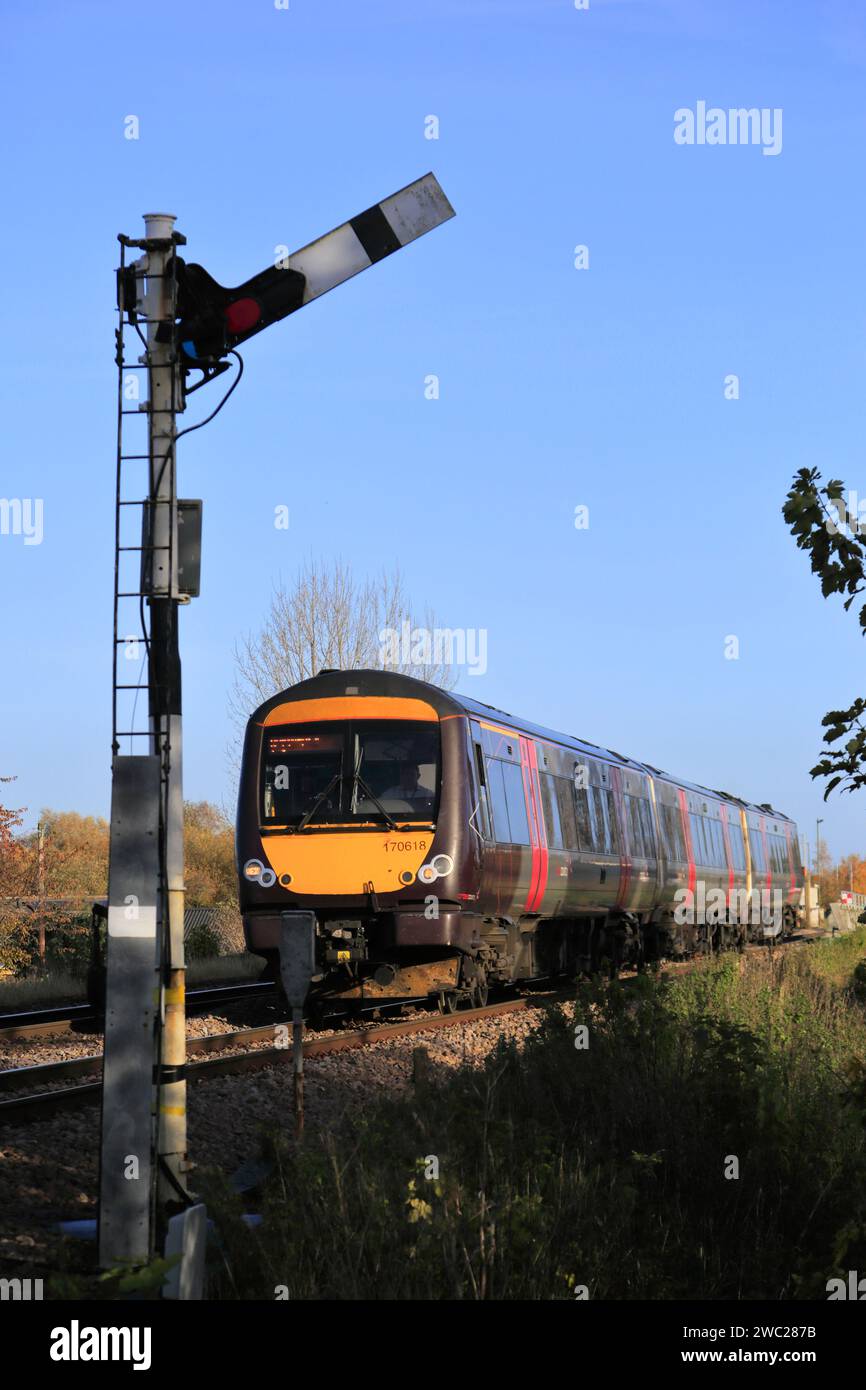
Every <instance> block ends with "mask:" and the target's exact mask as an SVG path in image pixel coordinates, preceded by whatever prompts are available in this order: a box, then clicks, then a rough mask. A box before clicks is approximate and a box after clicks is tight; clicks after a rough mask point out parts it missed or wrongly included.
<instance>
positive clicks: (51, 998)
mask: <svg viewBox="0 0 866 1390" xmlns="http://www.w3.org/2000/svg"><path fill="white" fill-rule="evenodd" d="M262 965H263V963H262V961H261V960H260V959H259V957H258V956H251V955H249V954H247V953H246V952H243V951H241V952H237V953H235V954H232V955H227V956H211V957H208V958H206V959H204V960H193V961H190V963H189V966H188V968H187V988H189V989H195V987H196V986H197V985H205V984H214V985H218V984H222V983H224V982H230V981H234V980H239V981H243V980H257V979H258V978H259V977H260V976H261V973H262ZM86 999H87V981H86V979H84V978H83V977H82V975H81V974H80V973H77V974H71V973H70V972H69V971H66V970H62V969H58V968H56V967H55V968H54V969H52V970H49V971H48V972H47V973H46V974H45V975H34V976H29V977H26V978H25V979H22V980H16V979H0V1013H3V1012H5V1013H16V1012H18V1011H19V1010H20V1011H25V1010H27V1009H38V1008H40V1007H43V1006H44V1007H46V1008H47V1007H49V1006H51V1005H52V1004H80V1003H82V1002H84V1001H85V1000H86Z"/></svg>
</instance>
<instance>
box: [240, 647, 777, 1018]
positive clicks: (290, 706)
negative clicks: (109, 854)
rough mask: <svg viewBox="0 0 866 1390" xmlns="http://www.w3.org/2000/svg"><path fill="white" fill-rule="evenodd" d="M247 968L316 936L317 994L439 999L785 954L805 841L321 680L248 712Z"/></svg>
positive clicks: (750, 807) (542, 747)
mask: <svg viewBox="0 0 866 1390" xmlns="http://www.w3.org/2000/svg"><path fill="white" fill-rule="evenodd" d="M236 853H237V867H238V883H239V899H240V910H241V913H242V916H243V922H244V935H245V940H246V945H247V948H248V950H249V951H250V952H253V953H254V954H257V955H258V956H260V957H261V958H262V959H263V961H264V963H265V970H266V972H270V973H271V974H272V975H273V976H274V977H275V978H278V975H279V968H280V950H281V946H280V943H281V939H282V934H283V930H284V927H285V924H287V923H288V924H291V923H293V922H301V921H303V922H307V923H309V924H310V932H311V939H312V947H311V952H312V955H311V963H310V966H309V972H310V980H311V997H312V995H315V996H316V997H317V998H320V999H321V998H328V997H331V998H333V997H339V998H342V999H349V1000H350V999H379V998H381V999H388V998H391V999H397V998H401V997H419V996H430V997H432V998H435V999H438V1001H439V1004H440V1007H442V1008H443V1009H448V1010H452V1009H454V1008H457V1007H460V1006H461V1005H464V1004H467V1003H468V1004H470V1005H472V1006H475V1007H478V1006H482V1005H483V1004H484V1003H486V1001H487V998H488V992H489V990H490V988H491V986H493V985H496V986H500V985H508V984H516V983H519V982H521V981H529V980H533V979H537V978H539V977H550V976H555V975H570V976H577V975H580V974H594V973H597V972H599V971H605V970H610V971H616V970H619V969H621V968H622V967H627V966H634V967H636V968H643V967H644V966H646V965H647V964H648V963H651V962H653V961H658V960H660V959H661V958H663V957H673V958H684V957H690V956H693V955H695V954H698V953H702V952H709V951H714V950H723V949H729V948H733V949H743V947H744V946H745V944H746V943H747V942H748V941H749V940H750V939H751V940H767V939H768V938H769V939H775V938H781V937H786V936H790V934H791V933H792V932H793V931H794V930H795V929H796V927H797V925H798V921H799V912H800V907H799V904H800V900H801V888H802V886H803V881H804V879H803V868H802V864H801V862H800V855H799V839H798V834H797V826H796V825H795V823H794V822H793V821H792V820H791V819H790V817H788V816H786V815H784V814H783V813H782V812H780V811H777V810H775V809H774V808H773V807H772V806H771V805H770V804H769V803H763V804H754V803H752V802H748V801H745V800H743V799H741V798H740V797H738V796H735V795H733V794H732V793H730V792H726V791H714V790H710V789H709V788H707V787H702V786H699V785H697V784H695V783H691V782H685V781H682V780H680V779H679V778H676V777H673V776H671V775H670V774H669V773H667V772H663V771H662V770H661V769H659V768H657V767H653V766H651V765H650V764H648V763H642V762H639V761H637V760H635V759H633V758H629V757H626V756H624V755H623V754H620V753H617V752H615V751H614V750H612V749H610V748H603V747H600V746H598V745H596V744H592V743H588V742H586V741H585V740H583V739H580V738H576V737H573V736H571V735H568V734H561V733H556V732H554V731H552V730H550V729H546V728H541V727H539V726H537V725H535V724H531V723H529V722H528V721H526V720H524V719H519V718H515V717H514V716H513V715H510V714H506V713H505V712H504V711H503V710H500V709H496V708H495V707H493V706H491V705H486V704H483V703H481V702H479V701H476V700H473V699H469V698H467V697H466V696H464V695H461V694H457V693H455V692H453V691H448V690H444V689H442V688H440V687H438V686H435V685H431V684H428V683H427V682H425V681H421V680H416V679H414V678H413V677H411V676H407V675H403V674H400V673H397V672H393V671H381V670H348V671H338V670H326V671H322V672H320V673H319V674H318V675H317V676H314V677H311V678H310V679H308V680H304V681H301V682H300V683H298V684H297V685H294V686H292V687H290V688H289V689H287V690H283V691H281V692H280V693H278V694H276V695H273V696H272V697H271V698H270V699H268V700H266V701H265V702H264V703H263V704H262V705H260V706H259V708H258V709H257V710H255V712H254V713H253V714H252V715H251V717H250V719H249V721H248V724H247V728H246V733H245V739H244V748H243V754H242V761H241V772H240V783H239V794H238V815H237V832H236Z"/></svg>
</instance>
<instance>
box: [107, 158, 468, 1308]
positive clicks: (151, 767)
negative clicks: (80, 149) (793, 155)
mask: <svg viewBox="0 0 866 1390" xmlns="http://www.w3.org/2000/svg"><path fill="white" fill-rule="evenodd" d="M453 216H454V209H453V208H452V207H451V204H450V203H449V202H448V199H447V198H446V197H445V194H444V193H443V192H442V189H441V188H440V186H439V184H438V182H437V180H436V179H435V177H434V176H433V174H429V173H428V174H425V175H424V176H423V177H422V178H420V179H417V180H416V181H415V182H414V183H411V184H409V185H407V187H405V188H402V189H400V190H399V191H398V192H396V193H394V194H392V195H391V196H390V197H388V198H385V199H384V200H383V201H382V202H380V203H375V204H373V206H372V207H369V208H367V209H366V210H365V211H364V212H362V213H359V214H358V215H357V216H355V217H353V218H351V219H350V220H349V221H348V222H345V223H343V224H342V225H341V226H339V227H336V228H335V229H334V230H333V231H330V232H328V233H326V234H325V235H324V236H322V237H319V238H318V239H317V240H316V241H313V242H311V243H310V244H309V245H307V246H304V247H302V248H301V249H300V250H298V251H296V252H294V253H292V254H290V255H288V256H286V257H285V258H282V259H280V260H279V261H278V262H277V263H276V264H275V265H273V266H270V267H269V268H267V269H266V270H263V271H261V272H260V273H259V274H257V275H254V276H253V277H252V278H251V279H249V280H247V281H245V282H244V283H243V284H242V285H238V286H237V287H235V288H234V289H229V288H226V287H224V286H222V285H220V284H218V283H217V281H216V280H215V279H214V278H213V277H212V276H211V275H210V274H209V273H208V271H206V270H205V269H204V268H203V267H202V266H200V265H197V264H195V263H191V264H187V263H186V262H185V261H184V260H183V259H182V258H181V257H180V256H179V255H178V248H179V247H181V246H183V245H185V244H186V238H185V237H183V236H182V235H181V234H180V233H179V232H177V231H175V228H174V222H175V219H174V217H173V216H172V215H169V214H162V213H152V214H147V215H146V216H145V235H144V237H143V238H141V239H138V240H134V239H132V238H130V237H127V236H120V237H119V238H118V240H119V241H120V244H121V264H120V267H119V269H118V272H117V285H118V313H119V326H118V331H117V335H116V338H117V352H116V361H117V366H118V433H117V497H116V525H115V592H114V662H113V714H112V800H111V838H110V849H109V899H108V913H107V923H108V925H107V977H106V1007H105V1050H104V1064H103V1101H102V1136H101V1150H100V1192H99V1262H100V1264H101V1265H102V1267H103V1268H112V1267H116V1266H118V1265H131V1266H135V1265H142V1264H146V1263H147V1262H148V1261H149V1260H150V1259H151V1258H152V1257H153V1255H154V1254H155V1253H156V1251H157V1249H160V1248H161V1249H163V1250H164V1251H165V1253H166V1254H171V1253H179V1254H180V1255H181V1257H182V1258H181V1262H180V1265H179V1266H178V1267H177V1268H176V1269H175V1271H174V1273H173V1274H172V1275H171V1276H170V1281H169V1283H168V1284H167V1285H166V1288H165V1292H166V1293H167V1295H168V1296H170V1297H176V1298H195V1297H199V1296H200V1289H201V1277H202V1260H203V1251H204V1238H205V1230H206V1222H205V1212H204V1208H203V1206H202V1205H201V1203H198V1202H196V1200H195V1199H194V1197H192V1196H191V1195H190V1193H189V1191H188V1185H187V1178H186V1174H187V1157H186V1070H185V1068H186V1032H185V1020H186V1014H185V959H184V941H183V916H184V910H183V904H184V867H183V787H182V752H183V739H182V719H181V665H180V649H179V633H178V612H179V608H180V606H181V605H182V604H185V603H188V602H189V601H190V599H191V598H193V597H195V596H196V595H197V594H198V591H199V578H198V576H199V568H200V547H201V515H202V506H201V503H200V502H196V501H194V500H179V498H178V490H177V475H176V457H175V455H176V444H177V440H178V439H179V438H180V437H181V435H182V434H186V433H188V432H189V429H197V428H199V425H198V424H196V425H193V426H190V427H188V428H187V429H186V430H181V431H180V432H178V430H177V415H178V414H180V413H181V412H182V411H184V410H185V409H186V404H187V398H188V396H189V395H190V394H191V393H192V392H193V391H195V390H198V389H199V388H200V387H201V386H204V385H206V384H207V383H208V382H209V381H211V380H213V379H214V378H215V377H216V376H218V375H220V374H222V372H224V371H225V370H226V368H227V367H228V366H229V363H228V362H227V361H226V360H225V359H226V358H227V357H228V356H229V355H230V354H234V355H235V356H236V357H237V358H238V362H239V364H240V371H242V370H243V363H242V361H241V359H240V357H239V355H238V353H237V348H238V346H239V344H241V343H244V342H246V340H247V339H248V338H251V337H253V336H254V335H255V334H257V333H260V332H261V331H262V330H263V329H265V328H267V327H269V326H270V325H271V324H273V323H277V322H279V321H280V320H281V319H283V318H286V317H287V315H289V314H291V313H294V312H295V311H296V310H297V309H300V308H302V307H303V306H304V305H305V304H309V303H311V302H312V301H313V300H314V299H318V298H319V297H320V296H321V295H323V294H326V293H327V292H328V290H331V289H334V288H335V287H336V286H337V285H340V284H343V283H344V282H345V281H346V280H349V279H351V278H352V277H353V276H354V275H357V274H359V272H360V271H362V270H367V269H369V268H370V267H371V266H373V265H376V264H377V263H378V262H379V261H381V260H383V259H384V258H385V257H387V256H390V255H392V254H393V253H394V252H395V251H399V250H400V249H401V248H402V247H404V246H407V245H409V244H410V242H412V241H415V240H416V239H417V238H418V237H421V236H423V235H424V234H425V233H427V232H429V231H432V230H433V228H434V227H438V226H439V225H440V224H441V223H443V222H446V221H447V220H448V219H449V218H451V217H453ZM130 249H134V250H136V251H138V252H140V253H141V255H140V256H139V257H138V259H137V260H134V261H132V262H129V263H128V262H127V261H126V252H127V250H130ZM129 342H133V343H136V344H139V343H140V344H142V345H143V346H144V352H143V354H142V355H140V356H139V357H138V358H137V359H133V358H130V357H129V356H128V354H127V344H128V343H129ZM194 371H200V372H201V374H202V375H201V377H200V378H199V379H198V380H196V381H194V382H192V381H191V380H190V374H191V373H192V372H194ZM240 371H239V373H238V377H237V378H236V380H235V382H234V383H233V385H232V387H231V388H230V390H229V392H228V393H227V394H226V395H225V396H224V397H223V400H222V401H221V402H220V404H219V406H218V407H217V410H219V409H221V408H222V405H223V404H224V403H225V401H226V400H227V399H228V396H229V395H230V394H231V391H233V390H234V387H235V386H236V385H237V381H238V380H240ZM135 372H143V373H144V374H145V375H146V380H147V398H146V399H145V400H140V399H139V396H138V390H137V387H136V388H135V389H134V390H133V391H132V393H130V387H129V382H130V377H131V375H132V374H134V373H135ZM131 401H134V402H135V406H134V408H130V404H129V403H130V402H131ZM216 413H217V411H213V412H212V414H211V415H209V416H208V417H207V419H206V420H203V421H201V422H200V423H201V424H206V423H207V422H208V420H210V419H212V418H213V415H215V414H216ZM130 416H137V417H138V418H139V419H142V418H144V419H145V420H146V425H147V447H146V452H144V451H140V452H139V451H135V450H133V451H132V452H130V451H128V450H127V448H126V444H125V435H124V430H125V428H128V424H127V421H128V417H130ZM142 467H145V468H146V473H147V481H146V484H145V486H144V487H141V486H139V488H138V494H139V495H132V496H130V495H128V493H127V485H128V479H129V476H130V471H131V470H133V471H134V469H135V468H142ZM142 491H145V492H146V495H145V496H142V495H140V494H141V492H142ZM128 509H132V515H133V516H134V515H135V511H136V509H137V511H138V516H139V518H140V544H129V543H128V541H129V539H130V537H129V535H128V530H129V527H128V523H127V517H128V516H129V515H130V513H129V510H128ZM133 538H134V537H133ZM130 554H131V556H132V559H133V561H135V562H136V564H137V570H136V577H135V580H134V581H132V580H130V578H129V559H128V556H129V555H130ZM128 605H134V607H133V608H132V609H131V610H130V609H129V607H128ZM133 622H135V623H137V624H138V625H139V627H140V633H141V645H142V647H143V648H144V653H145V656H144V662H145V664H146V667H147V679H146V681H143V680H142V678H141V675H143V674H144V672H143V670H142V673H141V675H140V676H139V677H138V680H137V681H134V680H129V679H127V678H126V677H125V675H124V676H121V674H120V669H119V661H120V660H121V657H120V653H121V652H123V653H124V655H128V654H129V650H130V636H129V629H130V627H131V626H132V623H133ZM135 645H136V646H137V642H136V644H135ZM145 693H146V696H147V705H148V727H147V728H146V729H141V728H136V727H135V714H136V710H137V708H138V700H139V695H142V696H143V695H144V694H145ZM124 700H128V701H130V702H132V717H131V718H130V719H129V720H128V721H125V720H124V719H123V718H121V715H120V713H119V711H120V706H121V704H122V703H123V701H124ZM125 722H128V723H129V727H128V728H126V727H123V725H124V723H125ZM127 739H128V741H129V752H128V753H124V752H122V749H123V747H124V746H125V743H126V741H127ZM303 944H304V943H303V942H301V941H300V940H299V941H298V942H293V945H292V952H291V954H292V957H293V960H292V961H289V962H288V964H289V965H292V966H293V968H294V967H297V968H298V970H299V971H300V974H299V978H298V981H297V983H295V982H293V981H289V980H288V979H287V990H288V993H289V997H290V1000H291V1002H292V1003H293V1005H294V1006H295V1021H296V1045H295V1057H296V1069H297V1068H299V1062H298V1058H299V1036H298V1026H297V1025H298V1020H299V1019H300V1018H301V1014H300V1007H301V1005H302V1003H303V998H302V996H303V994H304V993H305V992H306V988H305V984H304V975H305V973H306V974H307V975H308V973H309V968H310V967H309V962H308V961H307V960H306V956H305V953H304V950H303ZM307 954H309V953H308V952H307ZM296 973H297V971H296ZM298 1080H299V1081H300V1077H298Z"/></svg>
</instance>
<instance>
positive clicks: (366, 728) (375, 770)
mask: <svg viewBox="0 0 866 1390" xmlns="http://www.w3.org/2000/svg"><path fill="white" fill-rule="evenodd" d="M261 785H262V824H263V825H268V824H270V825H275V826H278V825H286V826H295V827H303V828H306V826H308V825H309V826H313V825H318V824H328V823H331V824H334V823H335V822H340V823H346V822H353V821H357V822H361V821H364V822H369V821H371V820H373V821H382V822H383V823H385V824H393V823H395V822H397V823H402V822H406V821H412V822H419V821H423V822H430V821H432V820H433V819H434V815H435V810H436V803H437V798H438V791H439V726H438V724H428V723H423V724H422V723H420V722H417V721H410V720H375V721H373V720H370V721H360V720H358V721H352V722H346V723H340V724H339V725H336V724H334V723H331V724H328V725H298V724H296V725H283V726H280V727H276V728H270V729H266V730H265V741H264V749H263V761H262V784H261Z"/></svg>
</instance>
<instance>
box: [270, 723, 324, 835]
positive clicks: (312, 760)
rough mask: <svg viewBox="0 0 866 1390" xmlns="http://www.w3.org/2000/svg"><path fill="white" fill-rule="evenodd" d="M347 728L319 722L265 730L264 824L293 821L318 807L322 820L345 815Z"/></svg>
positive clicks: (319, 816)
mask: <svg viewBox="0 0 866 1390" xmlns="http://www.w3.org/2000/svg"><path fill="white" fill-rule="evenodd" d="M343 744H344V732H343V731H342V730H333V729H331V730H325V729H322V728H321V727H318V728H317V727H316V726H314V725H304V724H295V725H286V726H285V727H282V726H281V727H279V728H271V729H267V730H266V731H265V740H264V750H263V767H262V820H263V823H264V824H268V823H270V824H272V825H291V824H292V823H295V822H297V821H300V820H301V819H302V818H303V817H304V816H305V815H307V814H308V812H310V811H313V813H314V817H315V819H316V820H317V821H327V820H335V819H338V818H339V815H340V795H341V787H340V774H341V771H342V765H343Z"/></svg>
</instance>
